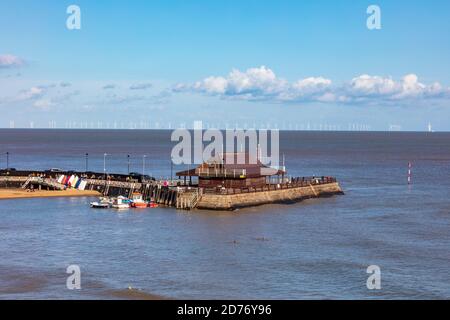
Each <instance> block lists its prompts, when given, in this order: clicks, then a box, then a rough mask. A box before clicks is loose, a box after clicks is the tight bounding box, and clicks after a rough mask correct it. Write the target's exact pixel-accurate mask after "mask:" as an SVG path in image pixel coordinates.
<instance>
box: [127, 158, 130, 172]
mask: <svg viewBox="0 0 450 320" xmlns="http://www.w3.org/2000/svg"><path fill="white" fill-rule="evenodd" d="M127 162H128V175H130V155H129V154H127Z"/></svg>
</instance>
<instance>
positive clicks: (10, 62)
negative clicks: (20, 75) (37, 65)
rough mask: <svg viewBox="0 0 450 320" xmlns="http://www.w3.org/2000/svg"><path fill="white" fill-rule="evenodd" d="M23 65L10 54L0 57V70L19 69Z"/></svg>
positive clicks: (22, 62)
mask: <svg viewBox="0 0 450 320" xmlns="http://www.w3.org/2000/svg"><path fill="white" fill-rule="evenodd" d="M24 64H25V62H24V61H23V60H22V59H21V58H19V57H17V56H13V55H11V54H3V55H0V68H13V67H21V66H23V65H24Z"/></svg>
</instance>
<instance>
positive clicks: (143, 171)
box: [142, 154, 147, 179]
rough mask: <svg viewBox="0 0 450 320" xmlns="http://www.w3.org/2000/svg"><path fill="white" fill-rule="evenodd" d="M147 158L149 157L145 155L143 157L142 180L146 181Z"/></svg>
mask: <svg viewBox="0 0 450 320" xmlns="http://www.w3.org/2000/svg"><path fill="white" fill-rule="evenodd" d="M145 158H147V155H145V154H144V155H143V156H142V179H144V175H145Z"/></svg>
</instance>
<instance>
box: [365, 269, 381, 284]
mask: <svg viewBox="0 0 450 320" xmlns="http://www.w3.org/2000/svg"><path fill="white" fill-rule="evenodd" d="M366 272H367V273H369V274H370V276H369V277H368V278H367V281H366V286H367V289H369V290H380V289H381V269H380V267H379V266H377V265H371V266H368V267H367V270H366Z"/></svg>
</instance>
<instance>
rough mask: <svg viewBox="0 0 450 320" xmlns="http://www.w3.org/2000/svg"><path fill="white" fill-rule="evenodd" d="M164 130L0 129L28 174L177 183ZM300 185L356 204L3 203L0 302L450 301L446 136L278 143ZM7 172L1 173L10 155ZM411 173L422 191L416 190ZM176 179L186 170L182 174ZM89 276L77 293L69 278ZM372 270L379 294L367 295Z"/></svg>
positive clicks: (4, 147)
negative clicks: (181, 207) (138, 175)
mask: <svg viewBox="0 0 450 320" xmlns="http://www.w3.org/2000/svg"><path fill="white" fill-rule="evenodd" d="M169 137H170V133H169V132H167V131H139V130H136V131H106V130H104V131H83V130H79V131H78V130H76V131H75V130H74V131H70V130H61V131H59V130H51V131H48V130H0V153H3V152H6V151H9V152H10V153H11V156H10V165H11V166H12V167H15V168H18V169H28V168H34V169H48V168H50V167H60V168H64V169H78V170H84V168H85V156H84V155H85V153H89V169H90V170H98V171H102V170H103V153H105V152H106V153H108V154H111V155H110V156H108V157H107V168H108V171H110V172H126V171H127V160H126V155H127V154H131V155H132V171H142V155H143V154H146V155H148V157H147V161H146V162H147V165H146V173H151V174H152V175H154V176H169V175H170V162H169V158H170V150H171V147H172V144H171V143H170V139H169ZM281 152H283V153H285V155H286V166H287V167H288V170H289V171H290V173H291V174H292V175H300V176H302V175H305V176H310V175H332V176H336V177H337V178H338V179H339V181H340V182H341V185H342V187H343V188H344V190H345V192H346V195H345V196H337V197H333V198H326V199H315V200H308V201H304V202H301V203H298V204H293V205H267V206H261V207H256V208H249V209H243V210H239V211H235V212H207V211H192V212H183V211H176V210H174V209H168V208H157V209H150V210H148V211H128V212H123V213H117V212H115V211H108V210H105V211H102V210H98V211H95V210H91V209H90V208H89V206H88V204H89V202H90V201H92V199H90V198H58V199H27V200H3V201H0V257H1V259H0V298H3V299H5V298H13V299H14V298H44V299H45V298H58V299H78V298H83V299H85V298H86V299H96V298H107V299H109V298H112V299H113V298H124V297H125V298H127V297H132V295H131V293H130V291H128V290H127V289H126V288H128V287H129V286H131V287H133V288H136V289H138V290H139V293H140V295H139V297H145V296H146V295H147V294H148V295H157V296H163V297H169V298H194V299H197V298H225V299H227V298H233V299H234V298H249V299H260V298H268V299H271V298H276V299H300V298H305V299H310V298H319V299H322V298H324V299H325V298H326V299H329V298H331V299H333V298H342V299H351V298H364V299H365V298H388V299H397V298H414V299H422V298H423V299H435V298H437V299H448V298H450V194H449V187H450V179H449V177H450V176H449V173H450V134H441V133H433V134H426V133H320V132H282V133H281ZM1 157H2V158H0V161H1V162H0V167H4V166H5V161H6V160H5V156H4V155H2V156H1ZM408 161H411V162H412V163H413V166H414V167H413V185H412V186H408V185H407V183H406V172H407V163H408ZM175 170H176V169H175ZM71 264H77V265H79V266H80V268H81V286H82V289H81V290H79V291H70V290H68V289H66V277H67V276H68V275H67V274H66V273H65V272H66V267H67V266H68V265H71ZM369 265H378V266H379V267H380V268H381V276H382V280H381V285H382V289H381V290H377V291H370V290H368V289H367V288H366V280H367V277H368V274H367V273H366V268H367V267H368V266H369Z"/></svg>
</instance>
